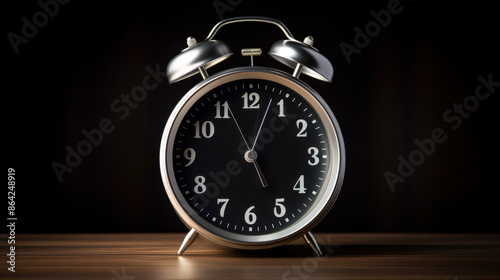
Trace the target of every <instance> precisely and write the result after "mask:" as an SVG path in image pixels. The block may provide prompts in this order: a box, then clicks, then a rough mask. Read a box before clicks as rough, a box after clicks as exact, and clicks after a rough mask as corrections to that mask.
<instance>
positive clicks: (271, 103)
mask: <svg viewBox="0 0 500 280" xmlns="http://www.w3.org/2000/svg"><path fill="white" fill-rule="evenodd" d="M242 21H254V22H264V23H272V24H274V25H277V26H279V27H280V28H281V29H282V30H283V32H284V33H285V35H286V36H287V37H288V40H283V41H278V42H277V43H275V45H273V47H272V48H271V50H270V51H269V54H270V55H271V56H273V57H274V58H276V59H277V60H278V61H280V62H283V63H284V64H285V65H287V66H290V67H294V68H295V70H294V73H293V74H292V75H290V74H288V73H285V72H282V71H281V70H277V69H272V68H269V67H262V66H260V67H257V66H253V65H252V66H246V67H238V68H233V69H229V70H226V71H223V72H220V73H217V74H214V75H212V76H209V75H208V73H207V71H206V68H208V67H210V66H212V65H214V64H216V63H218V62H220V61H222V60H224V59H226V58H228V57H229V56H230V55H231V54H232V53H231V51H230V49H229V47H228V46H227V45H226V44H225V43H223V42H221V41H216V40H212V39H213V37H214V35H215V33H216V32H217V30H218V29H219V28H220V27H222V26H224V25H227V24H229V23H236V22H242ZM311 45H312V38H310V37H308V38H306V40H304V42H303V43H302V42H299V41H296V40H295V39H293V36H291V34H290V32H289V31H288V30H287V29H286V27H285V26H284V25H283V24H282V23H281V22H279V21H276V20H274V19H269V18H261V17H244V18H233V19H228V20H225V21H222V22H221V23H219V24H218V25H216V26H215V27H214V29H213V30H212V32H211V33H210V34H209V36H208V38H207V39H206V40H205V41H203V42H200V43H197V42H196V41H195V40H194V39H193V38H191V37H190V38H188V48H187V49H185V50H184V51H183V52H181V54H179V55H178V56H177V57H175V58H174V59H172V61H171V62H170V64H169V66H168V67H167V76H168V77H169V80H170V81H171V82H176V81H179V80H182V79H185V78H187V77H189V76H192V75H195V74H196V73H200V74H201V75H202V77H203V78H204V80H203V81H201V82H199V83H198V84H197V85H196V86H195V87H193V88H192V89H191V90H190V91H189V92H188V93H187V94H186V95H185V96H184V97H183V98H182V100H181V101H180V102H179V103H178V104H177V106H176V107H175V109H174V110H173V112H172V113H171V115H170V118H169V119H168V121H167V124H166V126H165V130H164V133H163V137H162V140H161V147H160V172H161V176H162V180H163V184H164V187H165V190H166V192H167V195H168V197H169V199H170V201H171V203H172V205H173V207H174V209H175V211H176V213H177V214H178V215H179V217H180V218H181V220H182V221H183V222H184V223H185V224H186V226H187V227H188V228H190V229H191V231H190V232H189V234H188V235H187V237H186V238H185V240H184V243H183V244H182V245H181V248H180V249H179V254H182V253H183V252H184V250H185V249H186V248H187V247H188V246H189V245H190V244H191V243H192V242H193V241H194V239H195V238H196V237H197V235H198V234H201V235H203V236H205V237H206V238H208V239H210V240H212V241H214V242H217V243H219V244H222V245H225V246H229V247H234V248H241V249H263V248H270V247H275V246H279V245H283V244H285V243H287V242H290V241H293V240H295V239H296V238H298V237H300V236H303V237H304V239H305V241H306V242H307V243H308V244H309V245H311V247H312V248H313V250H314V251H315V252H316V253H317V254H318V255H321V250H320V249H319V246H318V245H317V244H316V241H315V240H314V237H313V235H312V234H311V233H310V230H311V229H312V228H313V227H314V226H315V225H317V224H318V223H319V222H320V221H321V220H322V219H323V218H324V216H325V215H326V214H327V213H328V211H329V210H330V209H331V207H332V206H333V204H334V202H335V200H336V199H337V197H338V195H339V192H340V189H341V186H342V182H343V177H344V171H345V149H344V142H343V138H342V133H341V131H340V127H339V124H338V122H337V120H336V118H335V116H334V114H333V113H332V111H331V110H330V108H329V107H328V105H327V104H326V102H325V101H324V100H323V99H322V98H321V97H320V95H319V94H318V93H316V91H314V89H312V88H311V87H309V86H308V85H307V84H305V83H304V82H302V81H301V80H299V79H298V76H299V75H300V73H304V74H307V75H309V76H312V77H314V78H317V79H320V80H323V81H330V80H331V76H332V75H333V68H332V67H331V64H329V62H328V61H327V60H326V58H324V57H323V56H321V55H320V54H319V52H317V50H316V49H314V48H312V46H311ZM249 53H255V52H252V51H249ZM183 65H185V67H182V66H183Z"/></svg>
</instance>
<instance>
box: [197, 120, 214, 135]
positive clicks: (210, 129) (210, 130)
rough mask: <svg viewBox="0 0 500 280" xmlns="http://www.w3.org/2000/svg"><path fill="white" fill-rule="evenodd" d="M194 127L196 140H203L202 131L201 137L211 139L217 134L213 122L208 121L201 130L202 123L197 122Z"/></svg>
mask: <svg viewBox="0 0 500 280" xmlns="http://www.w3.org/2000/svg"><path fill="white" fill-rule="evenodd" d="M193 126H194V138H201V136H200V130H201V135H203V137H205V138H211V137H212V136H214V133H215V126H214V124H213V123H212V122H211V121H206V122H204V123H203V124H202V125H201V129H200V122H199V121H197V122H195V123H194V124H193Z"/></svg>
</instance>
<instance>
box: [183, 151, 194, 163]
mask: <svg viewBox="0 0 500 280" xmlns="http://www.w3.org/2000/svg"><path fill="white" fill-rule="evenodd" d="M184 158H185V159H187V160H189V162H188V163H186V165H184V166H185V167H188V166H190V165H191V164H193V162H194V159H195V158H196V152H195V151H194V149H193V148H187V149H185V150H184Z"/></svg>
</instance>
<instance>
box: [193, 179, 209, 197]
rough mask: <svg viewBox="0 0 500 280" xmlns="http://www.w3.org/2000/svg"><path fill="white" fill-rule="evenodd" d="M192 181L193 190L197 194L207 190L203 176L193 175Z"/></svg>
mask: <svg viewBox="0 0 500 280" xmlns="http://www.w3.org/2000/svg"><path fill="white" fill-rule="evenodd" d="M194 182H195V183H196V186H194V192H195V193H197V194H202V193H204V192H205V191H206V190H207V186H205V177H203V176H196V177H194Z"/></svg>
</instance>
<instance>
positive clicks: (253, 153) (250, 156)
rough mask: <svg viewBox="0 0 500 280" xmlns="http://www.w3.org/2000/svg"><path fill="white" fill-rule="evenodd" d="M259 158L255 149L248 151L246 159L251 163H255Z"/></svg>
mask: <svg viewBox="0 0 500 280" xmlns="http://www.w3.org/2000/svg"><path fill="white" fill-rule="evenodd" d="M256 159H257V152H256V151H255V150H250V151H246V153H245V160H246V161H247V162H249V163H253V162H254V160H256Z"/></svg>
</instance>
